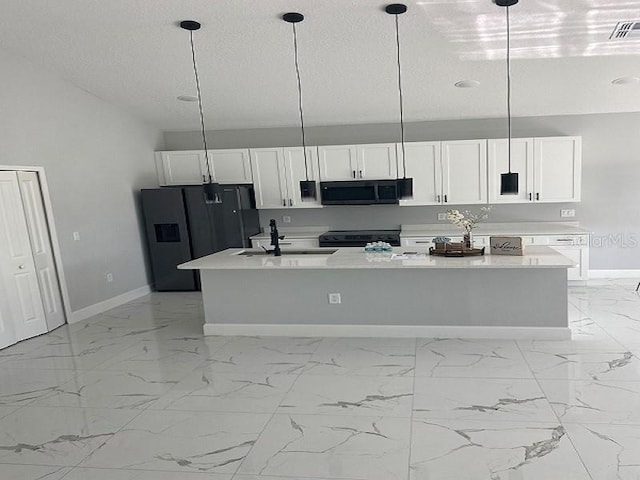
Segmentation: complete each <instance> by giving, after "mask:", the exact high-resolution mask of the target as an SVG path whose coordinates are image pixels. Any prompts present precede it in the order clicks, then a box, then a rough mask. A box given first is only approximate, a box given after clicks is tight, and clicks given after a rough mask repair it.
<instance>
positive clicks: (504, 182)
mask: <svg viewBox="0 0 640 480" xmlns="http://www.w3.org/2000/svg"><path fill="white" fill-rule="evenodd" d="M495 1H496V5H498V6H499V7H505V8H506V12H507V119H508V120H507V122H508V131H509V140H508V142H509V143H508V153H507V155H508V159H509V172H508V173H503V174H501V175H500V195H518V174H517V173H514V172H512V171H511V23H510V19H509V7H512V6H514V5H515V4H517V3H518V0H495Z"/></svg>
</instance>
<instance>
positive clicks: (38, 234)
mask: <svg viewBox="0 0 640 480" xmlns="http://www.w3.org/2000/svg"><path fill="white" fill-rule="evenodd" d="M18 185H19V187H20V194H21V197H22V205H23V207H24V213H25V218H26V220H27V228H28V231H29V239H30V240H31V252H32V253H33V260H34V263H35V268H36V273H37V277H38V284H39V285H40V295H41V297H42V306H43V308H44V315H45V318H46V320H47V327H48V330H49V331H51V330H53V329H55V328H58V327H59V326H60V325H63V324H64V323H65V317H64V309H63V307H62V295H61V294H60V283H59V281H58V274H57V272H56V266H55V262H54V259H53V249H52V247H51V236H50V233H49V227H48V225H47V216H46V213H45V210H44V202H43V201H42V193H41V190H40V182H39V181H38V174H37V173H36V172H18Z"/></svg>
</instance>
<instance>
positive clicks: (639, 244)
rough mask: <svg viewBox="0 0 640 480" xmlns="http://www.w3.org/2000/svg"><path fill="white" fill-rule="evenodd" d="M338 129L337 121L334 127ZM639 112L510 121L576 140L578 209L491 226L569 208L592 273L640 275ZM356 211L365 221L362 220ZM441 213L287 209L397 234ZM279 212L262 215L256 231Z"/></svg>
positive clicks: (230, 136) (505, 216)
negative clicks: (588, 241) (585, 232)
mask: <svg viewBox="0 0 640 480" xmlns="http://www.w3.org/2000/svg"><path fill="white" fill-rule="evenodd" d="M336 123H338V122H336ZM639 133H640V113H624V114H599V115H565V116H549V117H528V118H516V119H514V122H513V135H514V136H515V137H534V136H540V137H542V136H554V135H580V136H582V138H583V148H582V150H583V180H582V202H581V203H579V204H555V205H551V204H547V205H542V204H541V205H499V206H496V207H495V209H494V211H493V212H492V214H491V221H494V222H497V221H561V220H562V219H561V218H560V209H561V208H575V209H576V218H575V220H578V221H580V223H581V224H582V225H583V226H584V227H586V228H588V229H590V230H591V231H592V232H593V236H592V248H591V268H593V269H605V270H606V269H640V215H638V213H637V212H638V208H640V188H639V185H640V134H639ZM505 134H506V121H505V120H504V119H483V120H451V121H441V122H422V123H411V124H408V125H407V128H406V138H407V141H422V140H424V141H427V140H464V139H473V138H504V136H505ZM399 137H400V133H399V127H398V125H397V124H378V125H335V126H327V127H311V128H309V129H308V130H307V143H308V144H309V145H331V144H349V143H381V142H397V141H398V139H399ZM209 143H210V144H212V145H213V146H212V148H239V147H256V148H257V147H274V146H296V145H300V129H299V128H272V129H252V130H229V131H216V132H212V134H211V135H210V142H209ZM165 144H166V148H167V149H169V150H183V149H191V148H201V147H200V145H201V140H199V138H198V134H197V132H165ZM363 208H365V209H366V210H364V211H366V215H363V210H362V209H363ZM441 210H442V208H441V207H389V206H376V207H330V208H325V209H322V210H309V211H304V210H295V211H294V210H287V213H286V214H287V215H290V216H291V219H292V224H291V225H293V226H303V225H329V226H331V227H332V228H338V229H339V228H366V227H370V228H379V227H386V228H391V227H396V226H398V225H400V224H403V223H404V224H410V223H437V220H436V219H437V213H438V212H439V211H441ZM283 213H284V211H282V210H267V211H265V210H263V211H261V212H260V219H261V223H262V224H263V225H266V224H268V221H269V218H276V219H279V218H281V216H282V214H283Z"/></svg>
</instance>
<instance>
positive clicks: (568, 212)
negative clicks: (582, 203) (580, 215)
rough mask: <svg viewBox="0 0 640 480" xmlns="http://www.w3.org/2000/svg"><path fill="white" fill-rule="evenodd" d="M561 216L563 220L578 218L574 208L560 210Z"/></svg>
mask: <svg viewBox="0 0 640 480" xmlns="http://www.w3.org/2000/svg"><path fill="white" fill-rule="evenodd" d="M560 216H561V217H562V218H572V217H575V216H576V211H575V209H573V208H567V209H562V210H560Z"/></svg>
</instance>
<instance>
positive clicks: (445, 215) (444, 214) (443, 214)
mask: <svg viewBox="0 0 640 480" xmlns="http://www.w3.org/2000/svg"><path fill="white" fill-rule="evenodd" d="M446 219H447V214H446V213H439V214H438V220H446Z"/></svg>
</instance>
